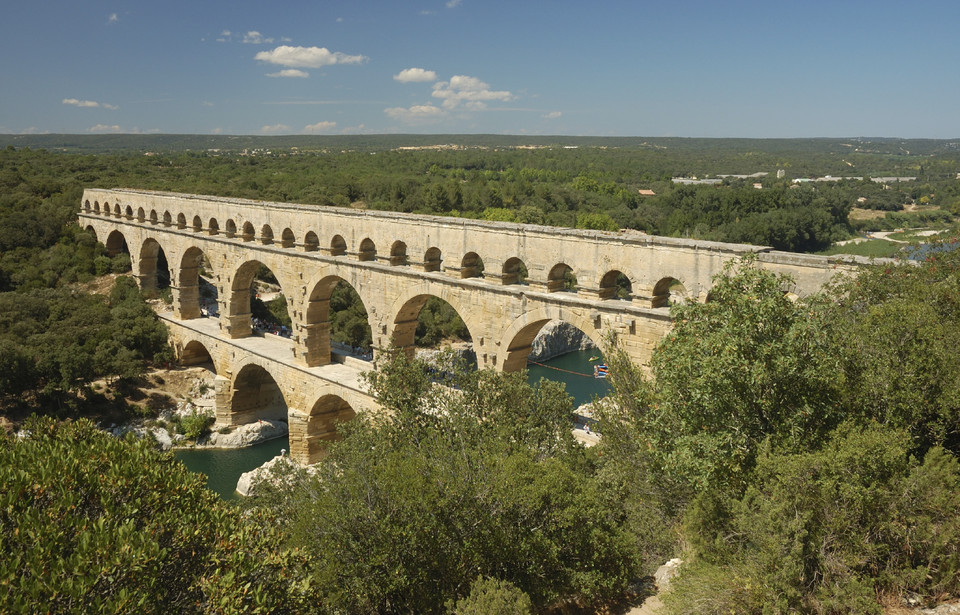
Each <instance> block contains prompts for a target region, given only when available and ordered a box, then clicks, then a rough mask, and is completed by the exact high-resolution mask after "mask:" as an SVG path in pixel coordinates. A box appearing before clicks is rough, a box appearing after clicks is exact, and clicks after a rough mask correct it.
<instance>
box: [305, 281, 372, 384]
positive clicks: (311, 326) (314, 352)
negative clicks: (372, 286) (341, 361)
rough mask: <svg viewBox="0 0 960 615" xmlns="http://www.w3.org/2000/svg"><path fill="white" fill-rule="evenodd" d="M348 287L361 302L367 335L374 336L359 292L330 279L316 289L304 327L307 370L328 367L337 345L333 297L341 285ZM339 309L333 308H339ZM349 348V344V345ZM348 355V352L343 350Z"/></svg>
mask: <svg viewBox="0 0 960 615" xmlns="http://www.w3.org/2000/svg"><path fill="white" fill-rule="evenodd" d="M341 283H342V284H346V285H348V286H350V288H352V289H353V291H354V293H356V295H357V298H356V300H357V301H359V302H360V305H361V307H362V308H363V311H364V313H365V314H366V315H367V317H366V326H367V328H368V329H369V331H368V333H369V334H370V335H371V336H372V325H371V323H370V312H369V310H368V309H367V304H366V302H365V301H364V300H363V297H362V296H361V295H360V293H359V292H358V291H357V288H356V287H355V286H354V285H353V284H350V282H348V281H347V280H345V279H343V278H341V277H340V276H338V275H328V276H325V277H324V278H322V279H321V280H320V281H318V282H317V283H316V284H314V285H313V288H312V289H311V291H310V296H309V298H308V300H307V306H306V322H305V324H304V327H303V330H304V336H303V337H304V345H305V347H306V353H305V355H304V360H305V362H306V364H307V365H308V366H311V367H313V366H317V365H327V364H328V363H330V361H331V357H332V353H333V349H334V342H333V325H332V317H331V313H330V311H331V303H330V300H331V298H333V293H334V291H335V290H336V288H337V286H338V285H339V284H341ZM336 307H337V306H334V308H336ZM348 345H349V344H348ZM343 350H344V351H346V349H345V348H344V349H343Z"/></svg>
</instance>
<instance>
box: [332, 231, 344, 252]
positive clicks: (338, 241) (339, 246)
mask: <svg viewBox="0 0 960 615" xmlns="http://www.w3.org/2000/svg"><path fill="white" fill-rule="evenodd" d="M346 253H347V242H346V241H345V240H344V239H343V237H341V236H340V235H334V236H333V239H331V240H330V256H343V255H344V254H346Z"/></svg>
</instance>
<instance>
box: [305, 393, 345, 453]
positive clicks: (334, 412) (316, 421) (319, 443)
mask: <svg viewBox="0 0 960 615" xmlns="http://www.w3.org/2000/svg"><path fill="white" fill-rule="evenodd" d="M356 416H357V413H356V411H354V409H353V408H352V407H351V406H350V404H349V403H347V401H346V400H345V399H343V398H342V397H340V396H339V395H334V394H327V395H323V396H322V397H320V399H318V400H317V401H316V402H315V403H314V404H313V407H312V408H311V409H310V414H309V416H308V417H307V430H306V431H307V433H306V439H307V457H308V461H307V463H308V464H312V463H317V462H318V461H320V460H321V459H323V458H324V457H325V456H326V454H327V444H329V443H330V442H335V441H337V440H339V439H340V437H341V436H340V434H339V433H338V432H337V425H339V424H340V423H346V422H348V421H351V420H353V419H354V417H356Z"/></svg>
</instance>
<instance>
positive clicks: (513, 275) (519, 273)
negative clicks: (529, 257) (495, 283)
mask: <svg viewBox="0 0 960 615" xmlns="http://www.w3.org/2000/svg"><path fill="white" fill-rule="evenodd" d="M503 283H504V284H526V283H527V266H526V264H524V262H523V261H522V260H520V259H519V258H517V257H513V258H508V259H507V260H506V262H505V263H503Z"/></svg>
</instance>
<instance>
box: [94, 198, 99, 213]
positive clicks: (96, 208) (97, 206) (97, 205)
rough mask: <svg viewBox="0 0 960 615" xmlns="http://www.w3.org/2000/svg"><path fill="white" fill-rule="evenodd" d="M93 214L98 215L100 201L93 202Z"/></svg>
mask: <svg viewBox="0 0 960 615" xmlns="http://www.w3.org/2000/svg"><path fill="white" fill-rule="evenodd" d="M93 212H94V213H97V214H98V213H100V201H94V202H93Z"/></svg>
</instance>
